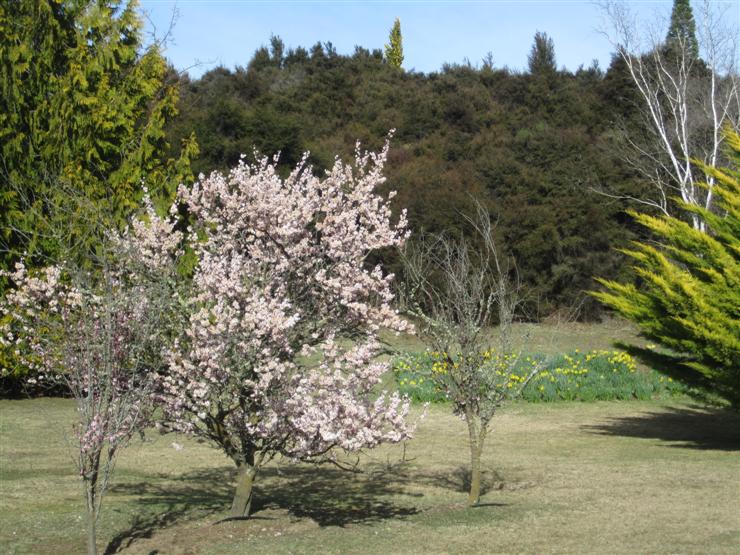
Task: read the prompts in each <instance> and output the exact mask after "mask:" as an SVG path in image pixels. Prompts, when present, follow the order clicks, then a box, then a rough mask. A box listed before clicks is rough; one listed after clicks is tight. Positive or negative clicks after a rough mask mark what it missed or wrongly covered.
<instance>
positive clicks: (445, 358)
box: [403, 203, 542, 505]
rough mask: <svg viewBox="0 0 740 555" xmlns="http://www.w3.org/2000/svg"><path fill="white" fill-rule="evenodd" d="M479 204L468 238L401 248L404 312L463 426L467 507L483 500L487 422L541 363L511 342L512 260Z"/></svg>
mask: <svg viewBox="0 0 740 555" xmlns="http://www.w3.org/2000/svg"><path fill="white" fill-rule="evenodd" d="M476 207H477V210H476V214H475V216H474V217H472V218H468V219H467V221H468V223H469V224H470V225H471V226H472V228H473V230H474V237H473V238H466V237H465V236H463V235H459V236H456V235H452V234H442V235H429V234H427V235H421V236H419V237H418V238H417V239H415V240H413V241H410V242H409V244H408V246H407V247H406V249H405V250H404V252H403V261H404V271H405V274H406V276H405V277H406V284H407V287H408V291H407V296H406V302H407V303H408V305H407V306H408V309H407V310H408V312H409V314H410V315H412V316H413V317H415V318H416V319H417V320H418V321H419V323H420V325H419V326H418V331H419V333H420V334H421V336H422V337H423V338H424V339H426V340H427V341H428V342H429V343H430V344H431V346H432V348H433V349H434V350H435V352H436V353H437V355H436V356H437V357H439V359H440V364H438V365H435V371H434V372H433V379H434V381H435V382H436V384H437V386H438V387H440V388H441V390H442V391H444V392H445V394H446V395H447V397H448V398H449V399H450V401H451V402H452V406H453V410H454V412H455V413H456V414H458V415H460V416H461V417H462V418H464V420H465V422H466V423H467V426H468V435H469V441H470V465H471V473H470V492H469V496H468V503H469V504H470V505H475V504H477V503H478V502H479V500H480V495H481V454H482V452H483V445H484V442H485V440H486V436H487V434H488V430H489V426H490V423H491V419H492V418H493V417H494V415H495V414H496V411H497V410H498V409H499V407H501V405H502V404H503V403H504V402H505V401H507V400H509V399H512V398H516V397H517V396H519V394H520V393H521V391H522V390H523V389H524V387H525V386H526V385H527V384H528V383H529V381H530V380H531V379H532V378H533V377H534V376H535V375H536V374H537V373H538V372H539V370H540V369H541V367H542V365H541V363H537V362H535V363H530V362H525V361H524V360H523V359H522V357H521V354H520V353H518V352H516V351H515V349H514V347H513V344H512V337H511V328H512V321H513V318H514V314H515V311H516V306H517V294H518V290H519V285H518V280H517V279H513V278H512V277H511V274H512V270H514V268H513V266H512V264H511V260H510V259H509V258H507V257H505V256H503V255H502V253H501V252H500V251H499V250H498V248H497V245H496V242H495V240H494V226H493V224H492V223H491V218H490V214H489V213H488V211H487V210H486V209H485V208H484V207H483V206H482V205H480V204H479V203H476ZM494 323H496V324H497V326H496V328H495V330H494V333H491V326H492V325H493V324H494Z"/></svg>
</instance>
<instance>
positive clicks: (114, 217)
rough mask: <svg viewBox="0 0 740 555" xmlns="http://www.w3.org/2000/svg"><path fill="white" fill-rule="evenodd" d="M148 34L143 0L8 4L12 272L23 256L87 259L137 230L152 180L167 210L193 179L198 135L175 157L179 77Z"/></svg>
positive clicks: (3, 11) (1, 24)
mask: <svg viewBox="0 0 740 555" xmlns="http://www.w3.org/2000/svg"><path fill="white" fill-rule="evenodd" d="M141 30H142V23H141V20H140V17H139V15H138V13H137V4H136V2H134V1H131V2H125V1H117V0H111V1H92V0H64V1H60V0H42V1H35V0H19V1H13V2H3V3H2V4H0V37H1V38H0V83H1V86H2V95H0V144H2V150H1V151H0V157H1V158H0V159H1V162H2V163H1V164H0V167H1V168H2V169H1V170H0V207H2V216H0V219H1V221H0V226H1V227H2V238H1V239H2V241H3V243H4V244H3V247H4V248H3V249H2V250H3V254H2V255H1V257H0V268H8V267H10V266H12V264H13V263H14V262H15V261H16V260H17V258H18V257H19V256H20V255H22V254H23V253H27V254H28V257H29V258H28V261H29V262H30V263H32V264H33V263H36V264H45V263H46V262H47V261H48V259H49V258H51V259H54V258H56V257H59V256H61V255H63V256H65V257H68V256H70V255H72V256H75V255H78V256H79V257H80V258H82V257H84V255H85V253H87V252H89V251H90V249H93V248H94V247H95V245H96V243H97V242H98V240H99V238H100V236H101V233H103V232H104V231H103V230H105V229H110V228H111V227H117V226H121V225H122V224H124V223H125V221H126V219H127V217H128V216H130V214H131V213H132V212H133V211H134V210H135V209H136V208H137V206H138V205H139V200H140V198H141V195H142V184H144V185H146V186H147V187H148V189H149V191H150V192H151V194H152V196H153V198H154V199H155V201H156V202H158V203H160V205H164V204H165V202H166V200H167V199H169V198H170V197H171V196H172V194H173V193H174V188H175V187H176V186H177V184H178V183H179V182H180V181H184V180H187V179H189V178H190V177H191V176H190V166H189V161H190V159H191V158H192V157H193V156H195V155H196V154H197V146H196V145H195V142H194V139H193V138H192V137H191V136H190V135H189V134H187V135H184V136H183V137H182V141H183V144H182V150H181V155H180V156H179V157H178V158H176V159H175V158H173V159H167V158H166V157H165V154H166V152H167V150H168V149H169V145H168V143H167V140H166V133H165V124H166V123H167V122H168V121H169V120H170V119H171V118H172V117H173V116H174V115H175V114H176V113H177V107H176V104H177V100H178V91H177V82H176V80H175V79H173V75H172V73H171V71H170V70H169V69H168V67H167V64H166V61H165V59H164V58H163V57H162V55H161V53H160V52H159V49H158V47H157V46H156V45H153V46H150V47H145V46H144V44H143V42H142V32H141ZM70 193H74V195H75V196H79V198H82V199H84V201H83V202H79V203H72V202H70V199H69V194H70ZM62 253H63V254H62Z"/></svg>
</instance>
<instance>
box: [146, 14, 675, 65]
mask: <svg viewBox="0 0 740 555" xmlns="http://www.w3.org/2000/svg"><path fill="white" fill-rule="evenodd" d="M140 3H141V9H142V10H144V11H146V12H147V14H148V17H149V19H150V25H151V24H153V25H154V26H155V27H156V29H157V32H159V33H161V32H163V31H164V30H166V29H167V27H168V26H169V21H170V19H171V17H172V13H173V9H176V10H177V14H178V16H177V20H176V23H175V26H174V28H173V30H172V39H173V42H172V43H171V44H169V46H168V48H167V51H166V56H167V57H168V58H169V59H170V60H172V62H173V63H174V65H175V67H177V68H178V69H181V70H182V69H186V68H190V69H189V73H190V74H191V76H196V77H197V76H200V75H201V74H202V73H204V72H205V71H207V70H208V69H211V68H213V67H215V66H216V65H218V64H221V65H224V66H226V67H228V68H233V67H235V66H237V65H246V64H247V63H248V61H249V59H250V58H251V56H252V54H253V53H254V51H255V49H256V48H258V47H259V46H261V45H265V44H267V43H268V42H269V39H270V35H271V34H274V35H278V36H280V38H282V39H283V41H284V42H285V44H286V46H288V47H296V46H304V47H306V48H308V47H310V46H312V45H313V44H315V43H316V42H317V41H321V42H327V41H331V42H332V43H333V44H334V46H335V47H336V49H337V51H338V52H339V53H341V54H348V53H351V52H353V51H354V47H355V45H360V46H363V47H365V48H368V49H373V48H382V47H383V44H384V43H386V42H387V39H388V31H389V30H390V28H391V26H392V24H393V21H394V19H395V18H396V17H400V18H401V29H402V32H403V40H404V55H405V60H404V64H403V65H404V67H405V68H406V69H408V70H410V69H415V70H416V71H423V72H430V71H437V70H439V69H440V68H441V66H442V64H443V63H445V62H448V63H461V62H463V61H464V60H465V59H466V58H467V59H469V60H470V62H471V63H473V64H479V63H480V61H481V59H482V58H483V57H484V56H485V55H486V53H487V52H489V51H490V52H491V53H492V54H493V60H494V65H495V66H496V67H503V66H509V67H510V68H514V69H523V68H526V65H527V54H528V53H529V50H530V47H531V45H532V40H533V36H534V34H535V32H536V31H544V32H546V33H547V34H548V35H550V36H551V37H552V39H553V41H554V42H555V53H556V57H557V63H558V66H559V67H563V66H565V67H566V68H568V69H570V70H574V69H576V68H577V67H578V66H579V65H581V64H583V65H584V66H589V65H590V64H591V61H592V60H593V59H597V60H599V63H600V64H601V66H602V67H603V68H606V67H607V66H608V64H609V60H610V54H611V51H612V48H611V46H610V44H609V42H608V40H607V39H606V38H605V37H604V36H603V35H602V34H601V33H600V32H599V29H600V28H603V25H604V22H603V21H602V17H601V11H600V10H599V8H598V7H597V6H596V5H595V4H594V3H593V2H591V1H590V0H573V1H566V0H551V1H544V0H539V1H526V0H525V1H518V2H517V1H496V0H489V1H460V2H452V1H429V0H425V1H408V0H407V1H374V2H349V1H341V0H334V1H324V2H316V1H305V2H301V1H273V2H267V1H245V0H231V1H229V0H211V1H206V0H178V1H177V2H175V1H173V0H141V2H140ZM630 4H631V7H632V9H633V10H634V11H635V12H637V13H638V14H639V15H640V17H645V18H653V17H654V16H655V13H656V12H662V13H663V14H668V13H670V7H671V5H672V0H662V1H634V2H630ZM196 64H198V65H196Z"/></svg>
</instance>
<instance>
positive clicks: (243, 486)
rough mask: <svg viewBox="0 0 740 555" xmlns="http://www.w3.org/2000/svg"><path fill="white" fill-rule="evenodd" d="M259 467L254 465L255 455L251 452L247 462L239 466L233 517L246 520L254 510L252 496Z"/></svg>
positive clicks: (232, 508) (232, 510) (232, 505)
mask: <svg viewBox="0 0 740 555" xmlns="http://www.w3.org/2000/svg"><path fill="white" fill-rule="evenodd" d="M256 477H257V467H256V466H255V464H254V453H253V452H250V453H248V454H247V456H246V457H245V460H244V461H242V462H241V463H239V464H237V477H236V491H235V492H234V500H233V501H232V503H231V516H232V517H234V518H246V517H248V516H249V513H250V511H251V509H252V494H253V488H252V486H253V485H254V480H255V478H256Z"/></svg>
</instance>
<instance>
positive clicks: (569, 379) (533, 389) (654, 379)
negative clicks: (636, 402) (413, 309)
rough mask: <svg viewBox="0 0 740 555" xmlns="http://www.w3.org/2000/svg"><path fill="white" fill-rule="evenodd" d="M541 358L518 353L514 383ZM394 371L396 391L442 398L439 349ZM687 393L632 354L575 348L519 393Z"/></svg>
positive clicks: (563, 396)
mask: <svg viewBox="0 0 740 555" xmlns="http://www.w3.org/2000/svg"><path fill="white" fill-rule="evenodd" d="M482 358H483V359H484V360H486V359H490V358H492V355H491V353H484V356H483V357H482ZM543 358H544V357H542V356H538V355H531V356H526V355H521V356H519V357H517V360H516V362H515V365H514V372H513V373H512V374H511V378H512V379H513V382H512V387H514V386H515V385H516V380H517V379H518V378H520V377H522V378H523V377H524V376H525V375H526V374H527V373H528V368H530V367H531V366H532V364H533V363H536V361H539V360H542V359H543ZM393 370H394V374H395V378H396V383H397V386H398V390H399V392H400V393H402V394H404V395H408V396H409V397H410V398H411V399H412V400H414V401H419V402H432V403H437V402H445V401H446V398H445V396H444V394H443V393H442V391H441V390H440V388H439V387H437V385H436V383H435V382H436V380H435V377H436V376H438V375H439V374H440V373H441V374H443V373H444V372H446V363H444V362H443V361H441V360H440V357H439V356H438V354H437V353H433V352H429V351H427V352H424V353H415V354H408V355H405V356H402V357H399V358H397V359H396V360H395V361H394V363H393ZM507 385H508V384H507ZM685 393H686V388H685V386H683V385H682V384H680V383H679V382H677V381H674V380H673V379H672V378H669V377H665V376H662V375H661V374H659V373H658V372H656V371H655V370H649V371H642V370H638V369H637V367H636V364H635V361H634V359H633V358H632V357H631V356H630V355H628V354H627V353H625V352H621V351H605V350H598V351H591V352H588V353H582V352H580V351H579V350H578V349H576V350H575V351H573V352H571V353H566V354H561V355H558V356H556V357H553V358H550V359H548V360H547V364H546V366H545V367H544V368H543V370H542V372H540V373H539V374H537V375H536V376H535V377H534V378H533V379H532V380H531V381H530V382H529V384H528V385H527V386H526V387H525V388H524V389H523V391H522V394H521V396H522V398H523V399H524V400H526V401H529V402H554V401H596V400H630V399H641V400H647V399H655V398H663V397H670V396H675V395H683V394H685Z"/></svg>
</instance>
